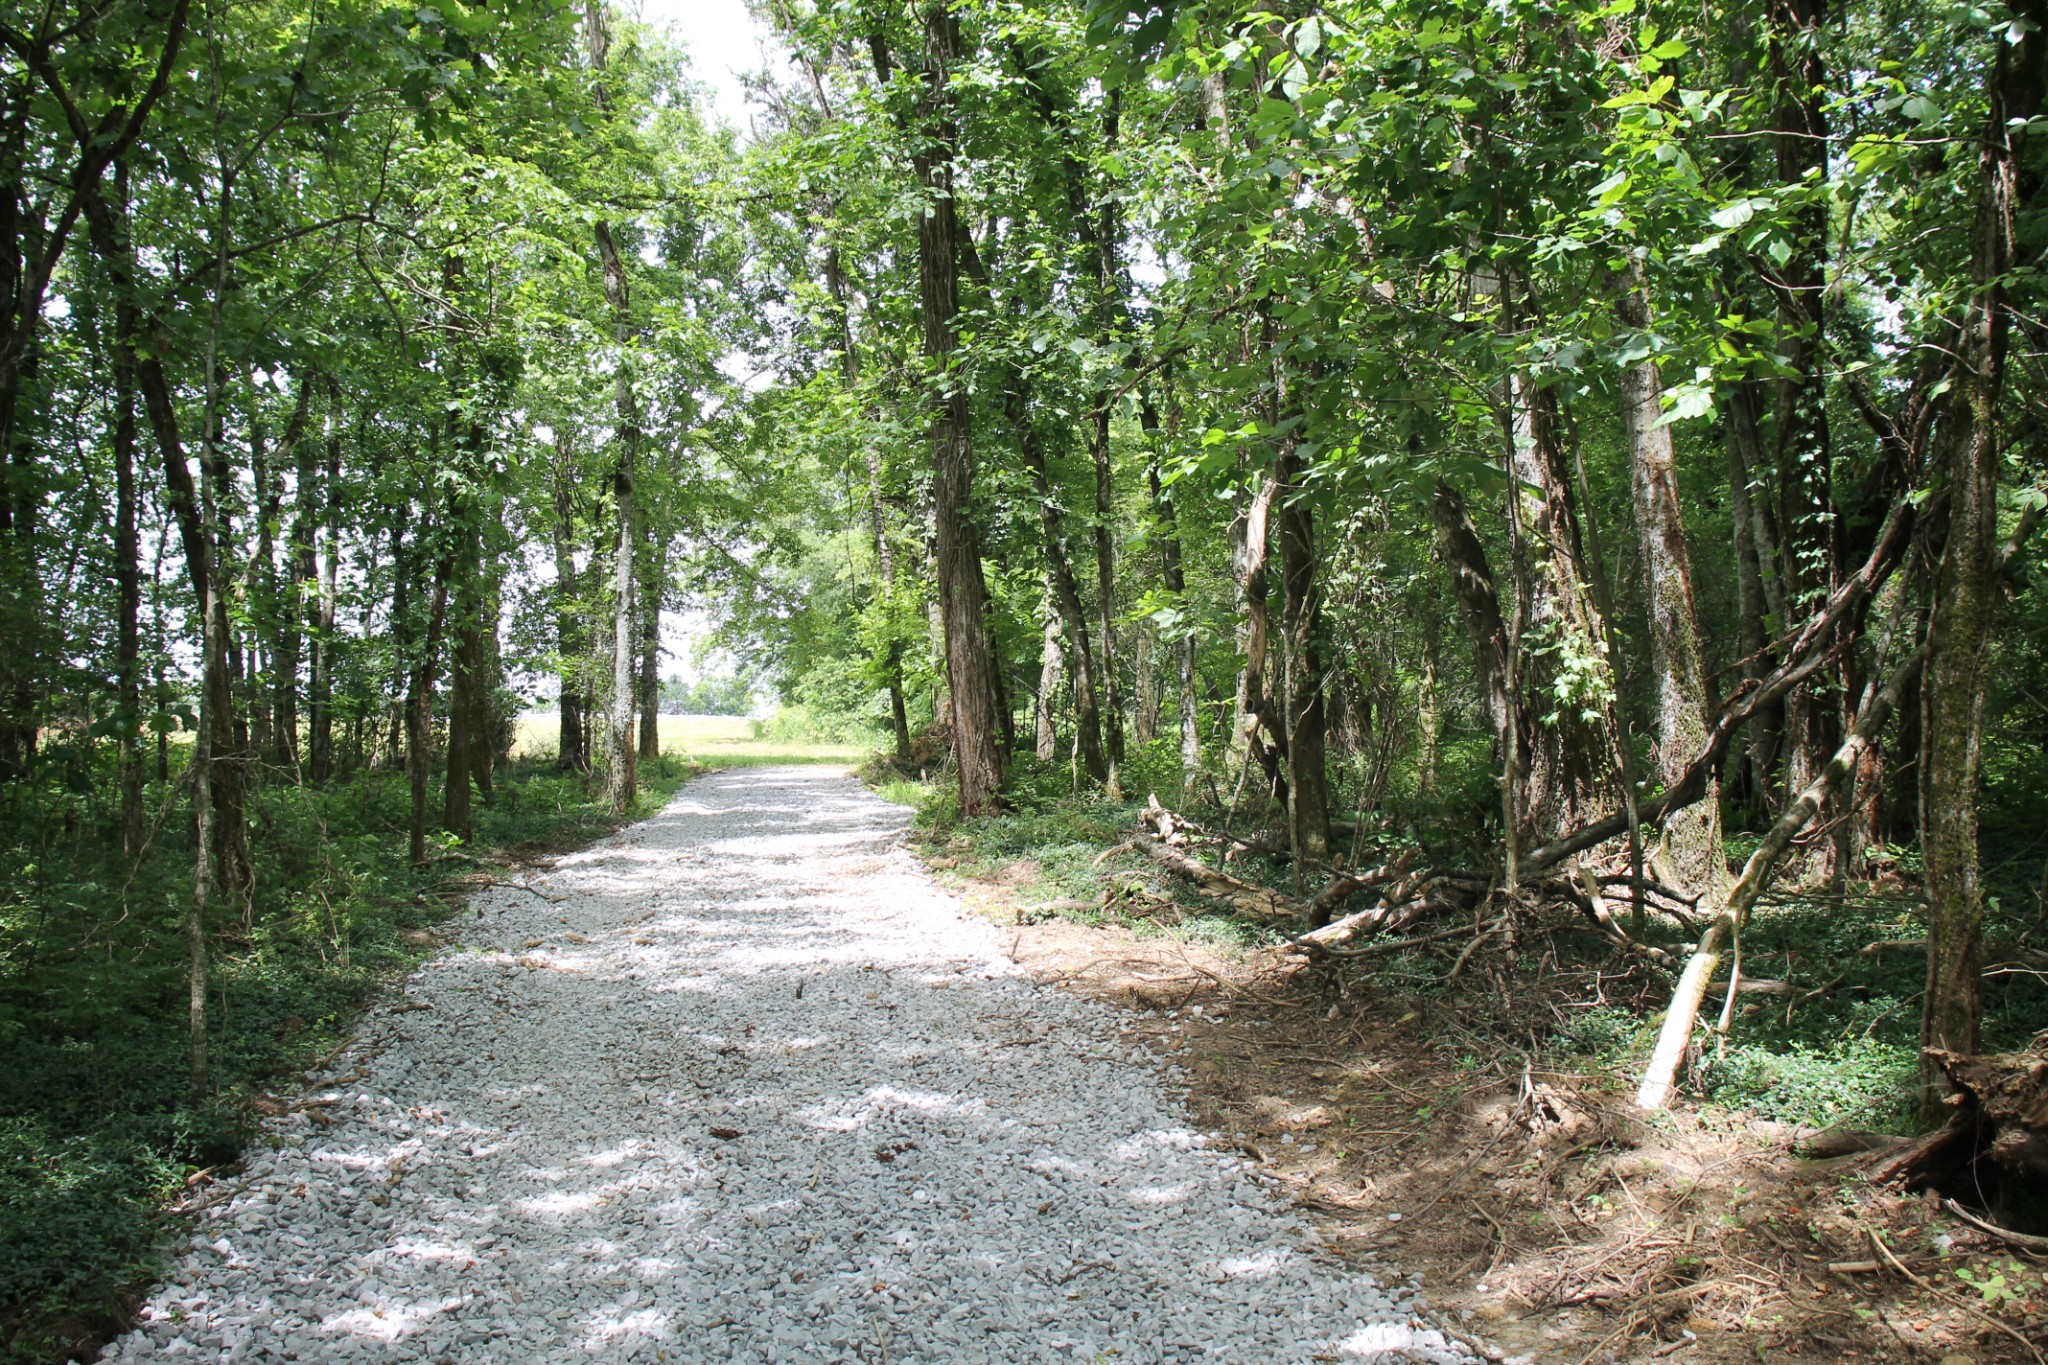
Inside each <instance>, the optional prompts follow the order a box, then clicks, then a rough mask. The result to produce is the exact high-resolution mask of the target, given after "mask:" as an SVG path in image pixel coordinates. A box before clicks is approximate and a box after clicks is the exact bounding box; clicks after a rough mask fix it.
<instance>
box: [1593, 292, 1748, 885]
mask: <svg viewBox="0 0 2048 1365" xmlns="http://www.w3.org/2000/svg"><path fill="white" fill-rule="evenodd" d="M1632 274H1633V277H1632V278H1631V279H1630V280H1629V281H1628V282H1627V284H1626V286H1625V289H1626V292H1625V293H1624V294H1623V296H1622V299H1621V304H1620V309H1619V312H1620V315H1621V321H1622V324H1623V325H1624V326H1626V327H1629V328H1632V329H1634V330H1636V331H1639V332H1642V331H1647V330H1648V329H1649V326H1650V304H1649V297H1648V294H1647V292H1646V286H1645V284H1644V282H1643V279H1642V275H1641V268H1640V266H1638V267H1636V269H1635V271H1634V272H1632ZM1621 391H1622V398H1621V404H1622V416H1623V420H1624V424H1625V426H1626V427H1627V429H1628V441H1629V471H1630V485H1631V488H1632V490H1633V492H1634V498H1633V505H1634V508H1635V522H1636V536H1637V539H1638V540H1639V542H1640V543H1641V545H1642V553H1643V576H1644V579H1645V581H1646V584H1647V587H1648V596H1649V616H1650V664H1651V670H1652V672H1653V673H1654V675H1655V677H1654V682H1655V685H1656V697H1657V774H1658V777H1659V779H1660V780H1661V781H1662V782H1663V784H1664V785H1665V786H1671V785H1673V784H1675V783H1677V782H1679V781H1680V780H1682V779H1683V778H1684V776H1685V770H1686V767H1687V765H1688V764H1689V763H1690V762H1691V759H1692V755H1694V754H1696V753H1698V752H1699V751H1700V750H1701V749H1702V748H1703V747H1705V745H1706V741H1707V724H1708V719H1709V717H1710V715H1711V714H1712V708H1711V707H1710V706H1709V704H1708V701H1707V671H1706V665H1705V664H1704V662H1702V658H1701V651H1700V624H1699V613H1698V610H1697V608H1696V607H1695V606H1694V602H1693V587H1692V554H1691V551H1690V550H1689V549H1688V548H1687V546H1686V540H1685V512H1684V508H1683V506H1682V505H1681V503H1680V501H1679V494H1678V469H1677V457H1676V454H1675V452H1674V450H1673V448H1672V442H1671V428H1670V426H1669V425H1667V424H1666V423H1665V422H1664V420H1663V403H1662V396H1663V392H1664V385H1663V380H1662V378H1661V377H1660V376H1659V374H1658V371H1657V362H1656V360H1655V359H1654V358H1645V359H1643V360H1639V361H1637V362H1635V363H1634V364H1631V365H1628V366H1626V367H1624V368H1623V370H1622V375H1621ZM1664 850H1665V853H1666V855H1667V860H1668V863H1669V866H1670V870H1671V874H1672V875H1673V876H1675V877H1677V878H1678V885H1679V889H1681V890H1683V891H1686V892H1688V893H1690V894H1693V895H1697V896H1699V897H1701V904H1702V905H1706V906H1711V905H1715V904H1718V903H1719V901H1720V899H1721V894H1722V888H1723V885H1724V883H1725V882H1726V881H1727V866H1726V862H1725V858H1724V855H1723V854H1722V851H1721V793H1720V781H1719V779H1718V777H1710V778H1709V779H1708V782H1707V792H1706V795H1705V796H1704V797H1703V798H1702V799H1701V800H1700V801H1698V802H1697V803H1695V804H1693V805H1690V806H1687V807H1686V808H1685V809H1683V810H1680V811H1675V812H1673V813H1672V814H1671V815H1669V816H1668V817H1666V818H1665V821H1664Z"/></svg>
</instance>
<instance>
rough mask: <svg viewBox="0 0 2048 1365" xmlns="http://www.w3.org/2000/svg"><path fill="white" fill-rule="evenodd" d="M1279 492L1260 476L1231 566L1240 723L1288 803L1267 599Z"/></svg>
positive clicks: (1280, 799)
mask: <svg viewBox="0 0 2048 1365" xmlns="http://www.w3.org/2000/svg"><path fill="white" fill-rule="evenodd" d="M1279 491H1280V490H1279V484H1278V482H1277V481H1276V480H1275V479H1273V478H1271V477H1267V478H1263V479H1261V480H1260V481H1259V487H1258V491H1257V492H1255V493H1253V495H1252V500H1251V502H1250V503H1249V504H1248V505H1247V506H1246V508H1245V513H1244V516H1243V517H1242V518H1240V519H1239V522H1238V525H1237V527H1236V528H1235V544H1234V545H1233V546H1232V550H1233V554H1232V561H1233V562H1232V565H1231V567H1232V570H1233V572H1234V573H1235V575H1236V578H1237V603H1238V620H1239V622H1240V623H1241V625H1240V646H1241V652H1242V653H1243V654H1244V669H1243V671H1242V672H1241V673H1239V674H1238V681H1237V708H1236V710H1237V717H1238V720H1237V724H1238V728H1239V730H1240V732H1241V733H1240V737H1241V738H1242V739H1243V741H1244V743H1245V745H1246V747H1247V750H1248V751H1249V753H1250V755H1251V757H1252V759H1253V760H1254V761H1255V762H1257V763H1258V765H1259V768H1260V770H1261V771H1262V772H1263V773H1264V774H1265V777H1266V788H1267V793H1268V795H1269V796H1270V797H1271V799H1272V800H1273V801H1275V802H1277V803H1278V804H1280V805H1281V806H1282V807H1283V808H1284V807H1285V806H1286V805H1287V778H1286V775H1285V773H1284V771H1283V760H1284V758H1285V756H1286V748H1287V724H1286V722H1285V720H1284V719H1282V718H1281V717H1279V716H1277V715H1275V714H1274V706H1273V684H1272V678H1271V671H1272V670H1271V663H1272V660H1271V654H1272V643H1273V610H1272V606H1271V604H1270V603H1269V601H1268V600H1267V599H1268V592H1269V585H1268V581H1267V579H1268V573H1269V561H1270V557H1271V554H1270V541H1271V530H1272V519H1273V502H1274V499H1275V497H1276V496H1277V495H1278V493H1279ZM1261 732H1263V733H1261Z"/></svg>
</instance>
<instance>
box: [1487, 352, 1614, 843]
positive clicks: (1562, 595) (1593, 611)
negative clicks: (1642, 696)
mask: <svg viewBox="0 0 2048 1365" xmlns="http://www.w3.org/2000/svg"><path fill="white" fill-rule="evenodd" d="M1507 436H1508V446H1509V453H1508V464H1509V468H1510V469H1511V470H1512V471H1513V473H1514V476H1515V479H1516V480H1517V482H1518V484H1519V486H1520V489H1521V492H1520V499H1521V501H1520V503H1519V504H1518V505H1517V506H1515V507H1513V508H1511V509H1510V510H1511V513H1512V514H1513V515H1514V516H1515V517H1517V518H1518V521H1517V523H1516V525H1517V528H1518V532H1519V534H1518V535H1517V536H1516V537H1515V538H1514V541H1513V542H1512V548H1513V549H1514V551H1515V552H1516V553H1517V555H1518V560H1519V564H1518V567H1519V568H1520V570H1521V573H1520V577H1521V579H1522V581H1523V582H1525V583H1526V584H1527V589H1526V591H1527V597H1526V607H1525V612H1526V616H1527V619H1526V620H1525V621H1524V622H1523V625H1522V637H1523V640H1524V641H1525V642H1527V641H1535V642H1538V643H1539V644H1540V645H1541V647H1542V648H1541V651H1540V652H1538V651H1533V650H1530V649H1528V648H1527V645H1526V643H1525V644H1524V646H1523V649H1522V653H1521V655H1520V657H1519V658H1518V659H1517V660H1516V665H1517V669H1518V671H1519V672H1520V673H1521V674H1522V675H1523V676H1520V677H1519V678H1518V679H1517V686H1516V687H1515V688H1514V692H1515V696H1514V698H1513V706H1514V709H1515V712H1516V714H1517V717H1518V721H1517V724H1518V727H1519V728H1518V730H1517V732H1516V746H1515V747H1516V750H1517V752H1518V753H1519V755H1520V764H1519V767H1520V776H1519V779H1518V780H1519V782H1520V786H1521V795H1520V797H1519V800H1520V801H1521V802H1522V805H1523V808H1524V811H1525V831H1524V832H1525V833H1526V834H1528V835H1533V836H1534V837H1536V838H1539V839H1545V838H1549V837H1550V836H1551V835H1553V834H1555V833H1556V832H1557V831H1558V830H1560V829H1567V828H1570V827H1571V826H1572V825H1575V824H1578V823H1580V822H1582V821H1584V820H1587V819H1591V818H1594V817H1596V816H1598V815H1600V814H1602V813H1604V812H1606V811H1611V810H1613V809H1614V808H1615V806H1616V805H1617V804H1619V796H1620V794H1619V793H1618V791H1617V786H1618V783H1617V781H1616V771H1615V769H1616V765H1615V762H1614V758H1613V745H1612V743H1611V742H1610V739H1609V735H1610V733H1618V732H1619V730H1620V727H1621V720H1620V716H1619V715H1618V713H1617V711H1616V707H1615V704H1614V700H1613V697H1614V679H1613V669H1612V665H1611V661H1610V660H1609V659H1608V657H1607V628H1606V623H1605V622H1604V621H1603V620H1602V619H1601V614H1600V610H1599V607H1598V606H1597V602H1598V598H1597V597H1596V595H1595V593H1594V592H1593V583H1592V578H1593V575H1592V573H1591V572H1590V571H1589V569H1588V566H1587V561H1586V550H1585V540H1584V534H1583V531H1582V528H1581V526H1580V522H1579V511H1578V505H1577V499H1576V498H1575V496H1574V495H1573V491H1572V488H1573V483H1572V475H1571V470H1570V465H1569V463H1568V460H1567V450H1566V445H1565V439H1566V437H1565V432H1564V429H1563V422H1562V420H1561V415H1560V414H1559V412H1558V408H1557V396H1556V394H1555V392H1554V391H1552V390H1550V389H1545V388H1539V387H1537V386H1536V385H1535V384H1534V383H1532V382H1531V381H1530V379H1529V376H1528V375H1526V374H1523V373H1519V372H1518V373H1516V374H1513V375H1511V376H1510V378H1509V381H1508V414H1507ZM1567 670H1570V672H1571V673H1572V674H1575V675H1577V676H1567V672H1566V671H1567ZM1560 683H1562V684H1564V688H1563V691H1564V696H1563V697H1562V698H1560V697H1559V695H1558V693H1559V688H1558V685H1559V684H1560ZM1543 696H1547V697H1551V698H1553V699H1555V700H1554V701H1553V704H1552V709H1553V713H1554V714H1553V715H1552V716H1550V717H1549V718H1541V717H1538V716H1537V715H1536V714H1535V709H1534V708H1535V703H1534V702H1533V701H1532V700H1531V699H1533V698H1536V697H1543ZM1503 747H1504V749H1505V746H1503ZM1525 842H1526V841H1525Z"/></svg>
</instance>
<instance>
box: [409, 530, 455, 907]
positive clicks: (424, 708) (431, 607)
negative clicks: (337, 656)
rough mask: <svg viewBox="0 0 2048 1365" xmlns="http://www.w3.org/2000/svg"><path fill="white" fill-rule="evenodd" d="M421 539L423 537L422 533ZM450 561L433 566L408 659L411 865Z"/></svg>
mask: <svg viewBox="0 0 2048 1365" xmlns="http://www.w3.org/2000/svg"><path fill="white" fill-rule="evenodd" d="M422 539H424V537H422ZM452 571H453V565H452V564H451V563H450V561H449V559H448V557H447V556H445V555H444V556H443V557H442V558H441V560H440V562H439V563H437V564H436V565H435V566H434V595H433V598H432V599H431V601H430V602H429V604H428V608H427V628H426V630H425V631H424V632H422V638H421V640H420V647H419V653H418V655H417V656H416V657H415V658H414V659H413V660H412V668H411V670H410V678H409V681H408V683H407V687H406V695H405V766H406V778H407V782H408V785H409V786H410V788H411V792H412V812H411V814H412V819H411V825H410V829H409V834H410V838H409V840H408V850H409V855H410V857H411V859H412V865H413V866H414V867H425V866H426V865H427V776H428V770H429V769H430V768H431V767H432V765H433V758H434V755H433V748H434V675H435V673H436V672H437V670H438V667H439V663H440V657H439V656H440V653H441V631H442V627H443V625H444V624H445V623H446V621H447V619H448V578H449V575H450V573H451V572H452Z"/></svg>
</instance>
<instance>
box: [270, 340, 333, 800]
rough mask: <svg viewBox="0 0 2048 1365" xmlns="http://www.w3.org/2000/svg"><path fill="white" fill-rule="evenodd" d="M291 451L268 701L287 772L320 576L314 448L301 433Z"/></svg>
mask: <svg viewBox="0 0 2048 1365" xmlns="http://www.w3.org/2000/svg"><path fill="white" fill-rule="evenodd" d="M300 384H301V386H302V389H303V391H304V393H305V394H306V395H307V396H308V397H310V396H311V393H312V388H313V378H312V376H310V375H309V376H306V377H305V378H303V379H301V381H300ZM338 420H339V417H338V414H334V413H330V414H328V421H329V422H330V423H332V422H335V421H338ZM291 446H292V456H293V461H294V464H295V466H296V475H295V477H296V479H297V484H298V486H297V487H296V488H295V489H294V490H293V502H294V507H293V513H292V552H291V579H290V582H291V587H290V590H289V591H287V592H286V593H285V600H284V601H283V602H282V603H281V604H280V605H279V611H280V613H281V619H282V624H281V627H280V629H279V631H278V650H277V677H276V679H275V684H274V686H273V688H272V690H271V695H272V706H273V708H274V709H275V711H276V716H277V720H276V725H277V737H278V750H277V757H278V761H279V762H280V763H282V764H284V765H285V766H287V767H297V766H298V763H299V758H300V746H299V669H300V664H301V662H302V656H303V655H304V654H305V630H304V625H305V622H306V616H307V611H308V608H309V606H310V605H311V603H312V601H313V598H314V594H315V591H316V587H317V583H318V575H319V563H318V559H317V557H316V556H315V555H314V553H313V532H314V527H315V526H316V525H317V524H318V521H319V505H320V500H319V474H318V470H319V464H318V462H317V461H316V460H315V459H314V451H313V443H312V442H311V441H309V440H307V439H306V433H305V431H304V430H303V428H302V429H301V430H300V431H299V432H297V433H296V434H295V435H294V437H293V439H292V442H291Z"/></svg>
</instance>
